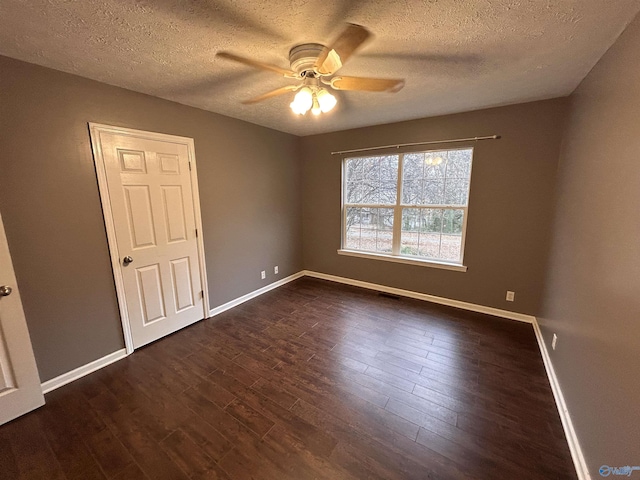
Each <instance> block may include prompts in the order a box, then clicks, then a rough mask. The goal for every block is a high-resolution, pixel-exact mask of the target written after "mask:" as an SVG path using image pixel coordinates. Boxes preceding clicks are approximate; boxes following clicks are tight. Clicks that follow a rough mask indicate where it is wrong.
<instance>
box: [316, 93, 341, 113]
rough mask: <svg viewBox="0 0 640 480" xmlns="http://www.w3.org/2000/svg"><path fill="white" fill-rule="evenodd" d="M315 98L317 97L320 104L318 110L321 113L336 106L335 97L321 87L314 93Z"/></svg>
mask: <svg viewBox="0 0 640 480" xmlns="http://www.w3.org/2000/svg"><path fill="white" fill-rule="evenodd" d="M316 98H317V99H318V103H319V104H320V110H322V113H327V112H329V111H331V110H332V109H333V107H335V106H336V103H338V101H337V100H336V97H334V96H333V95H331V94H330V93H329V91H328V90H326V89H324V88H321V89H320V91H319V92H318V93H317V94H316Z"/></svg>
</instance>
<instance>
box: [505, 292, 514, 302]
mask: <svg viewBox="0 0 640 480" xmlns="http://www.w3.org/2000/svg"><path fill="white" fill-rule="evenodd" d="M515 299H516V292H512V291H511V290H507V302H513V301H515Z"/></svg>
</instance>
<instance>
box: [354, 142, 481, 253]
mask: <svg viewBox="0 0 640 480" xmlns="http://www.w3.org/2000/svg"><path fill="white" fill-rule="evenodd" d="M472 156H473V149H471V148H465V149H455V150H439V151H428V152H415V153H405V154H398V155H379V156H367V157H358V158H348V159H345V161H344V171H343V187H344V205H343V206H344V209H343V211H344V229H345V232H344V239H343V248H345V249H348V250H359V251H367V252H375V253H384V254H392V255H399V256H407V257H418V258H425V259H435V260H441V261H446V262H452V263H461V262H462V253H463V252H462V250H463V247H464V233H465V223H466V217H467V206H468V200H469V199H468V197H469V185H470V178H471V162H472ZM394 239H395V240H396V241H395V242H394Z"/></svg>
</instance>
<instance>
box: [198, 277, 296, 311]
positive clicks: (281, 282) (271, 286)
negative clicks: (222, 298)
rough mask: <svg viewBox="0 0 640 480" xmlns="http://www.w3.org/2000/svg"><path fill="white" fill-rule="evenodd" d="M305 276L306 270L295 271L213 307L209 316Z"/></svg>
mask: <svg viewBox="0 0 640 480" xmlns="http://www.w3.org/2000/svg"><path fill="white" fill-rule="evenodd" d="M303 276H304V271H301V272H298V273H294V274H293V275H289V276H288V277H286V278H283V279H282V280H278V281H277V282H273V283H270V284H269V285H267V286H266V287H262V288H259V289H258V290H254V291H253V292H249V293H247V294H246V295H243V296H241V297H238V298H236V299H235V300H231V301H230V302H227V303H224V304H222V305H220V306H219V307H215V308H212V309H211V310H210V311H209V317H215V316H216V315H219V314H221V313H222V312H225V311H227V310H229V309H230V308H233V307H236V306H238V305H240V304H241V303H244V302H246V301H249V300H251V299H252V298H256V297H258V296H260V295H262V294H263V293H267V292H268V291H270V290H273V289H274V288H278V287H281V286H282V285H284V284H286V283H289V282H293V281H294V280H297V279H298V278H300V277H303Z"/></svg>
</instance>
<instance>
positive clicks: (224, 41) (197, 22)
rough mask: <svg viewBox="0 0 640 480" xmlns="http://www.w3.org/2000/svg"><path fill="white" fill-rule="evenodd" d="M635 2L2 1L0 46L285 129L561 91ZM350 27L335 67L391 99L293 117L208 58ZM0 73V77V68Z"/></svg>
mask: <svg viewBox="0 0 640 480" xmlns="http://www.w3.org/2000/svg"><path fill="white" fill-rule="evenodd" d="M639 9H640V0H404V1H394V0H379V1H352V0H342V1H336V0H299V1H293V0H278V1H259V0H242V1H234V0H141V1H133V0H130V1H126V0H29V1H25V0H2V1H0V54H3V55H6V56H9V57H14V58H18V59H21V60H24V61H27V62H31V63H36V64H39V65H44V66H47V67H51V68H54V69H57V70H62V71H65V72H70V73H74V74H77V75H81V76H83V77H88V78H92V79H95V80H99V81H101V82H105V83H109V84H112V85H117V86H121V87H124V88H128V89H131V90H135V91H138V92H143V93H147V94H150V95H154V96H157V97H161V98H166V99H169V100H173V101H176V102H179V103H182V104H185V105H192V106H194V107H199V108H202V109H206V110H211V111H213V112H218V113H222V114H224V115H229V116H231V117H236V118H240V119H243V120H247V121H249V122H253V123H257V124H260V125H265V126H268V127H271V128H275V129H277V130H282V131H284V132H289V133H293V134H296V135H309V134H314V133H321V132H328V131H335V130H343V129H346V128H352V127H359V126H366V125H373V124H380V123H388V122H395V121H400V120H407V119H412V118H420V117H426V116H433V115H439V114H445V113H453V112H460V111H467V110H473V109H479V108H483V107H488V106H495V105H504V104H510V103H518V102H524V101H529V100H538V99H544V98H551V97H557V96H562V95H567V94H569V93H571V92H572V90H573V89H574V88H575V87H576V86H577V85H578V83H579V82H580V81H581V80H582V79H583V78H584V77H585V75H586V74H587V73H588V71H589V70H590V69H591V67H592V66H593V65H594V64H595V63H596V62H597V61H598V59H599V58H600V57H601V56H602V55H603V53H604V52H605V51H606V50H607V49H608V48H609V46H610V45H611V44H612V43H613V42H614V41H615V39H616V38H617V37H618V35H619V34H620V33H621V32H622V30H623V29H624V27H625V26H626V25H627V24H628V23H629V22H630V21H631V20H632V19H633V17H634V16H635V14H636V13H637V12H638V10H639ZM346 21H349V22H352V23H357V24H360V25H364V26H366V27H367V28H368V29H370V30H371V31H372V32H373V34H374V35H375V37H374V38H373V40H371V41H370V42H368V43H367V44H366V45H365V46H364V47H363V48H362V49H361V50H360V51H359V52H358V53H357V54H356V55H355V56H354V57H352V58H351V60H350V61H349V62H348V63H347V65H346V66H345V67H343V68H342V69H341V70H340V73H342V74H344V75H355V76H379V77H391V78H393V77H401V78H406V86H405V88H404V89H403V90H402V91H400V93H397V94H389V93H363V92H339V93H338V95H337V96H338V102H339V103H338V106H337V107H336V109H335V110H334V111H332V112H330V113H329V114H323V115H321V116H320V117H313V116H311V115H310V114H308V115H307V116H305V117H297V116H294V115H293V113H292V112H291V111H290V109H289V108H288V104H289V103H290V102H291V99H292V97H293V94H288V95H285V96H282V97H278V98H274V99H271V100H267V101H265V102H263V103H259V104H256V105H242V104H241V103H240V101H241V100H244V99H247V98H250V97H253V96H256V95H258V94H261V93H264V92H266V91H268V90H271V89H274V88H278V87H280V86H283V85H287V84H289V83H292V82H293V81H292V80H288V79H285V78H281V77H278V76H277V75H275V74H271V73H269V72H263V71H256V70H253V69H251V68H249V67H245V66H243V65H239V64H235V63H232V62H228V61H225V60H223V59H219V58H215V53H216V52H217V51H218V50H229V51H231V52H233V53H236V54H239V55H244V56H248V57H252V58H255V59H260V60H262V61H266V62H271V63H275V64H278V65H281V66H282V67H287V68H288V67H289V65H288V61H287V56H288V52H289V49H290V48H291V47H293V46H294V45H297V44H299V43H307V42H319V43H324V44H326V43H328V42H329V41H330V40H331V39H332V38H333V37H334V36H335V35H336V34H337V33H338V32H339V31H340V30H341V28H342V27H343V24H344V22H346ZM0 74H1V72H0Z"/></svg>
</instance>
